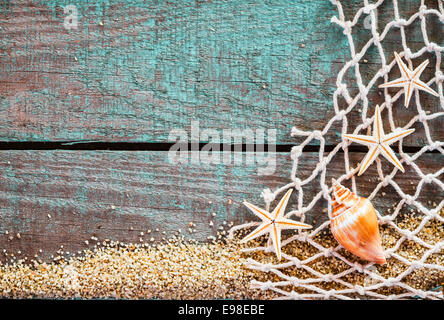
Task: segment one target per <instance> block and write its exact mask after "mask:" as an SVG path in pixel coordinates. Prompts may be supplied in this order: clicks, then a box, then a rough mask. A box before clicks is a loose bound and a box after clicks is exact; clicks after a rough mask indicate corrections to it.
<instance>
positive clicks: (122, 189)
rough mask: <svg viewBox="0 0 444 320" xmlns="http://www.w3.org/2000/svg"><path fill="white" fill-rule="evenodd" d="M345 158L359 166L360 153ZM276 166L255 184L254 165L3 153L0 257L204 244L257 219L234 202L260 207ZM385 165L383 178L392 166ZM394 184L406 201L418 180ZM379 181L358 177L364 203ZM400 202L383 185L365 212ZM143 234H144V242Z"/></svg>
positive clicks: (310, 162) (316, 213)
mask: <svg viewBox="0 0 444 320" xmlns="http://www.w3.org/2000/svg"><path fill="white" fill-rule="evenodd" d="M350 157H351V163H352V164H357V163H359V161H360V159H361V158H362V154H351V155H350ZM334 159H335V160H333V161H334V162H333V163H332V164H331V165H330V166H329V170H328V172H327V175H326V179H328V181H330V179H331V178H332V177H337V176H339V175H341V174H343V173H344V168H343V160H342V159H341V156H340V155H338V156H337V157H335V158H334ZM443 160H444V156H442V155H437V154H433V155H430V154H429V155H424V156H421V157H420V158H419V159H418V162H417V164H418V165H419V166H420V167H421V168H424V173H425V174H427V173H434V172H436V171H437V170H439V169H440V168H441V167H442V163H443ZM317 161H318V155H317V153H307V154H305V155H304V159H303V161H301V162H300V164H299V170H300V173H301V178H304V177H308V176H309V175H310V174H311V172H312V170H313V169H314V167H315V164H316V163H317ZM276 163H277V170H276V172H275V173H274V174H273V175H270V176H260V175H258V174H257V166H256V165H254V164H253V165H246V164H242V165H234V164H231V165H224V164H218V165H213V164H207V165H205V164H191V163H189V164H183V165H181V166H176V165H173V164H170V163H169V162H168V159H167V153H166V152H116V151H113V152H110V151H4V152H2V153H0V179H1V181H2V183H1V184H0V208H1V209H0V221H1V223H0V248H2V249H6V250H7V251H8V252H17V251H18V250H20V251H21V252H22V254H23V256H25V255H28V256H30V257H32V256H34V255H35V254H38V250H39V249H43V251H44V252H43V253H42V254H40V255H41V256H42V257H44V258H48V257H49V256H50V255H51V254H54V253H55V252H56V250H58V249H59V248H60V245H63V246H64V250H65V251H70V252H76V251H77V250H80V249H85V248H86V247H88V246H87V245H86V244H85V241H86V240H89V242H90V244H91V245H92V244H93V243H95V242H94V241H92V240H91V237H92V236H95V237H97V238H98V239H99V240H100V241H103V240H104V239H106V238H108V239H111V240H118V241H125V242H128V241H131V242H139V238H140V237H142V238H143V240H144V241H148V240H149V239H150V238H151V237H154V238H155V239H156V240H161V239H162V237H166V238H169V236H171V235H172V234H174V232H176V231H177V230H178V229H181V230H182V234H183V235H184V236H185V237H192V238H194V239H196V240H199V241H206V240H207V237H208V236H214V235H215V234H216V229H217V228H219V227H220V226H224V224H223V221H227V223H230V222H233V223H235V224H238V223H241V222H245V221H254V220H256V219H255V217H254V216H253V215H252V214H250V213H249V212H248V210H247V209H246V208H245V207H244V206H243V205H242V201H243V200H248V201H250V202H252V203H255V204H257V205H259V206H263V200H262V199H261V197H260V193H261V191H262V190H263V189H264V188H271V189H272V190H274V189H276V188H278V187H281V186H283V185H285V184H287V183H289V182H290V181H289V172H290V170H291V163H292V162H291V159H290V157H289V155H288V154H282V153H279V154H277V159H276ZM383 164H384V163H383ZM386 165H387V166H385V164H384V166H383V167H384V169H385V170H387V167H390V165H389V164H386ZM395 181H396V182H397V183H398V184H399V185H400V187H401V189H402V190H403V191H404V192H405V193H408V194H411V195H413V194H414V193H415V191H416V190H415V186H416V184H417V182H418V181H417V176H416V173H415V172H414V170H413V169H412V168H410V167H406V173H405V174H398V175H397V176H396V177H395ZM377 182H378V181H377V174H376V169H375V167H374V166H373V167H370V168H369V169H368V172H366V175H365V176H361V177H358V178H357V183H358V185H359V193H360V194H361V195H363V196H368V195H369V194H370V192H371V191H372V190H373V188H374V186H375V184H376V183H377ZM319 191H321V188H320V187H319V182H314V183H310V184H309V185H308V186H305V187H304V197H303V199H304V203H303V206H307V205H308V202H309V201H311V200H312V198H313V195H314V194H315V193H317V192H319ZM383 193H384V195H383ZM442 196H443V193H442V191H439V190H437V189H436V188H434V187H433V185H430V184H424V185H423V191H422V192H421V194H420V195H419V198H418V199H419V201H421V202H422V203H423V204H424V206H426V207H428V208H429V207H431V204H429V203H428V201H429V200H433V199H441V198H442ZM297 198H298V197H297V196H296V195H295V196H294V197H292V199H291V200H290V203H289V205H288V210H289V211H290V210H297V208H298V207H297V203H296V199H297ZM399 200H400V198H399V196H397V194H396V192H395V191H394V189H393V188H392V187H391V186H388V187H385V188H383V189H382V190H381V192H379V193H378V195H377V196H376V198H375V199H374V200H373V203H374V205H375V207H376V208H377V209H378V210H379V211H380V212H381V214H383V215H385V214H388V211H387V210H388V209H389V208H391V207H392V206H393V204H394V203H396V202H397V201H399ZM272 205H276V203H273V204H272ZM326 206H327V202H326V200H321V201H319V203H318V205H316V206H315V207H314V209H313V210H311V211H310V212H309V213H308V214H307V220H306V221H307V222H308V223H311V224H313V225H315V226H317V225H319V224H321V223H322V222H324V221H326V220H327V219H328V218H327V213H326V212H325V210H324V209H325V208H326ZM212 213H216V215H215V216H213V214H212ZM48 214H49V215H50V217H48ZM211 221H213V223H214V226H213V227H210V222H211ZM190 222H193V223H194V225H195V227H193V229H195V231H194V232H193V234H189V233H188V228H189V226H188V224H189V223H190ZM157 228H158V229H159V230H160V232H156V231H155V230H156V229H157ZM226 229H227V228H226ZM148 230H152V233H151V234H147V231H148ZM6 231H8V232H9V234H14V235H15V234H16V233H20V235H21V239H16V238H14V239H13V240H11V241H10V240H9V239H8V235H6V234H5V232H6ZM140 232H144V236H141V235H140ZM162 232H166V235H164V234H162ZM3 258H4V257H3Z"/></svg>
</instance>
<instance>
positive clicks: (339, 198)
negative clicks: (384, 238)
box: [330, 180, 386, 264]
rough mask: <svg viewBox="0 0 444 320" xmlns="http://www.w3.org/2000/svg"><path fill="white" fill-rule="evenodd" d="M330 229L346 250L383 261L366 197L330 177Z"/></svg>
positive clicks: (369, 259)
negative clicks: (331, 209) (331, 189)
mask: <svg viewBox="0 0 444 320" xmlns="http://www.w3.org/2000/svg"><path fill="white" fill-rule="evenodd" d="M332 199H333V211H332V213H331V221H330V225H331V231H332V233H333V236H334V237H335V239H336V240H337V241H338V242H339V243H340V244H341V245H342V246H343V247H344V248H345V249H347V250H348V251H350V252H351V253H353V254H355V255H357V256H358V257H361V258H362V259H365V260H368V261H371V262H375V263H378V264H384V263H386V260H385V257H384V251H383V249H382V247H381V238H380V236H379V228H378V221H377V217H376V211H375V208H374V207H373V205H372V203H371V202H370V200H368V199H367V198H363V197H360V196H358V195H357V194H355V193H353V192H351V191H350V190H349V189H347V188H345V187H344V186H342V185H341V184H339V183H337V182H336V181H335V180H333V196H332Z"/></svg>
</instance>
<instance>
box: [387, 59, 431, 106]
mask: <svg viewBox="0 0 444 320" xmlns="http://www.w3.org/2000/svg"><path fill="white" fill-rule="evenodd" d="M395 57H396V63H397V64H398V67H399V70H400V71H401V78H398V79H396V80H393V81H390V82H387V83H383V84H381V85H380V86H379V88H390V87H404V106H405V107H406V108H408V107H409V102H410V98H411V97H412V94H413V89H415V88H416V89H419V90H423V91H426V92H428V93H430V94H433V95H434V96H437V97H439V94H438V93H436V92H435V91H434V90H432V89H431V88H430V87H429V86H428V85H427V84H425V83H424V82H422V81H421V80H419V77H420V76H421V73H422V72H423V71H424V70H425V67H426V66H427V65H428V64H429V60H426V61H424V62H423V63H421V64H420V65H419V66H418V67H417V68H416V69H415V70H413V71H412V70H411V69H409V68H408V67H407V66H406V65H405V64H404V62H402V60H401V57H400V56H399V55H398V54H397V53H396V52H395Z"/></svg>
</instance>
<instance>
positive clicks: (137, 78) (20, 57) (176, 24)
mask: <svg viewBox="0 0 444 320" xmlns="http://www.w3.org/2000/svg"><path fill="white" fill-rule="evenodd" d="M413 2H414V1H409V3H413ZM4 3H5V4H4V5H3V6H1V7H0V29H1V32H2V35H3V36H2V37H1V39H0V57H1V61H2V62H1V63H0V97H1V99H0V140H3V141H60V140H63V141H66V140H68V141H72V140H80V141H134V142H135V141H137V142H167V141H168V140H169V139H168V136H169V133H170V131H171V130H172V129H174V128H179V129H189V127H190V124H191V121H192V120H198V121H200V127H201V128H202V129H205V128H212V129H218V130H222V129H246V128H250V129H256V128H261V129H262V128H263V129H276V130H277V143H279V144H287V143H294V142H297V140H296V139H295V138H291V137H290V130H291V127H292V126H294V125H295V126H297V127H298V128H299V129H302V130H311V129H322V128H323V126H325V124H326V123H327V121H328V119H330V118H331V117H332V115H333V114H334V112H333V107H332V93H333V91H334V90H335V88H336V84H335V80H336V75H337V73H338V71H339V70H340V69H341V67H342V66H343V64H344V62H345V61H347V60H348V59H349V48H348V44H347V42H346V37H345V36H344V35H343V34H342V31H341V29H340V28H339V27H337V26H335V25H332V24H331V23H330V20H329V19H330V17H331V16H333V15H335V14H336V12H335V8H334V6H333V5H332V4H331V3H330V2H329V1H324V0H314V1H303V2H294V1H290V0H273V1H252V0H248V1H239V0H230V1H221V0H217V1H179V0H175V1H142V0H131V1H117V0H103V1H102V0H92V1H88V2H85V1H81V0H75V1H74V0H69V1H67V0H66V1H62V0H51V1H36V0H34V1H15V0H10V1H6V2H4ZM66 5H74V6H75V7H76V8H77V11H78V28H77V29H70V30H67V29H65V27H64V20H65V18H66V17H67V14H65V13H64V11H63V8H64V7H65V6H66ZM359 5H361V2H359ZM357 7H358V5H357V3H355V4H352V5H349V6H346V11H347V12H350V13H351V12H353V11H354V10H356V9H357ZM414 10H415V7H414V5H411V6H410V7H407V8H406V10H405V12H406V13H409V12H410V13H411V12H413V11H414ZM386 12H387V13H384V12H382V13H381V17H384V14H387V15H388V14H389V13H388V12H390V11H389V10H387V11H386ZM417 27H419V26H417ZM433 28H435V29H433ZM431 30H434V32H432V37H434V40H435V42H437V43H439V42H442V41H443V40H442V38H441V39H438V38H437V37H439V34H441V35H442V34H443V32H441V31H442V24H440V23H439V21H437V22H433V21H432V22H431ZM368 34H369V32H368V30H365V29H363V30H362V34H359V37H357V38H358V39H361V41H363V40H364V39H366V37H365V35H367V36H368ZM408 40H409V42H411V43H413V44H419V43H421V42H422V38H421V35H420V33H418V32H417V29H416V31H415V30H414V31H413V32H412V33H411V37H409V39H408ZM385 44H387V48H386V49H387V52H388V53H390V52H391V51H393V50H395V49H397V50H398V51H399V49H400V41H399V35H398V34H396V33H394V34H393V35H390V36H389V37H388V39H387V40H386V42H385ZM385 44H384V45H385ZM357 45H359V44H357ZM366 59H367V60H368V61H369V62H368V63H367V64H364V65H362V66H361V71H362V72H363V74H364V81H368V80H369V78H370V76H371V75H372V73H373V72H374V70H375V68H376V67H378V66H379V62H380V61H379V57H378V55H377V52H376V51H370V55H369V56H368V57H366ZM432 62H433V61H432ZM431 72H432V69H431V68H429V69H428V70H427V71H426V72H425V74H424V76H425V77H429V76H430V75H431ZM352 76H353V75H352V74H350V75H349V77H352ZM353 86H354V85H353V83H352V82H351V83H350V84H349V87H350V88H353ZM355 92H356V90H355ZM421 98H422V100H423V103H424V106H425V109H426V110H429V111H432V112H433V111H436V110H438V108H439V105H438V103H437V100H436V98H434V97H429V96H427V95H425V94H422V96H421ZM371 99H372V102H373V103H374V104H376V103H381V102H382V101H383V97H381V96H379V94H378V92H373V93H372V95H371ZM395 109H396V111H395V112H396V113H398V114H397V115H396V119H397V120H396V121H397V122H396V125H398V126H402V125H405V124H406V123H407V122H408V119H410V118H411V117H413V116H414V115H415V108H410V109H408V110H405V109H404V108H401V106H397V107H396V108H395ZM442 119H443V118H442V117H441V118H438V119H437V120H434V121H431V123H430V125H431V126H432V127H433V130H434V132H433V137H434V139H437V140H439V139H442V137H443V136H444V132H443V130H444V129H443V128H444V126H443V124H444V123H443V120H442ZM360 122H361V119H360V114H359V112H355V113H353V114H351V115H350V119H349V123H350V126H351V127H350V130H353V129H354V125H356V124H358V123H360ZM340 129H341V124H340V123H337V125H336V126H334V127H333V128H332V130H331V132H330V133H329V134H328V136H327V143H328V144H336V143H337V142H338V141H339V136H338V133H339V132H340ZM422 130H423V129H422V126H421V125H420V124H418V126H417V132H416V134H415V135H414V136H413V135H412V136H409V137H408V138H406V140H405V143H404V145H411V146H417V145H423V144H424V141H423V140H422V136H423V131H422ZM201 141H202V142H204V139H203V138H202V139H201ZM224 142H230V141H224ZM314 143H317V142H316V141H315V142H314Z"/></svg>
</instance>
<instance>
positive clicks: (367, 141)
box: [342, 105, 415, 176]
mask: <svg viewBox="0 0 444 320" xmlns="http://www.w3.org/2000/svg"><path fill="white" fill-rule="evenodd" d="M413 131H415V129H408V130H399V129H397V130H395V131H393V132H391V133H390V134H385V133H384V128H383V126H382V120H381V111H380V109H379V105H378V106H376V111H375V120H374V122H373V135H371V136H364V135H360V134H344V135H343V136H342V137H343V138H346V139H348V140H351V141H354V142H357V143H360V144H363V145H366V146H367V147H368V148H369V150H368V153H367V155H366V156H365V158H364V160H362V162H361V168H360V169H359V173H358V176H360V175H361V174H363V173H364V172H365V170H367V168H368V167H369V166H370V165H371V164H372V163H373V161H375V159H376V157H377V156H378V155H379V154H382V155H383V156H384V157H385V158H386V159H387V160H388V161H390V162H391V163H392V164H393V165H394V166H395V167H397V168H398V169H399V170H401V171H402V172H404V167H403V166H402V164H401V162H400V161H399V160H398V158H396V155H395V153H394V152H393V150H392V149H391V148H390V147H389V145H391V144H392V143H394V142H396V141H398V140H400V139H402V138H404V137H405V136H407V135H409V134H411V133H412V132H413Z"/></svg>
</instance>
